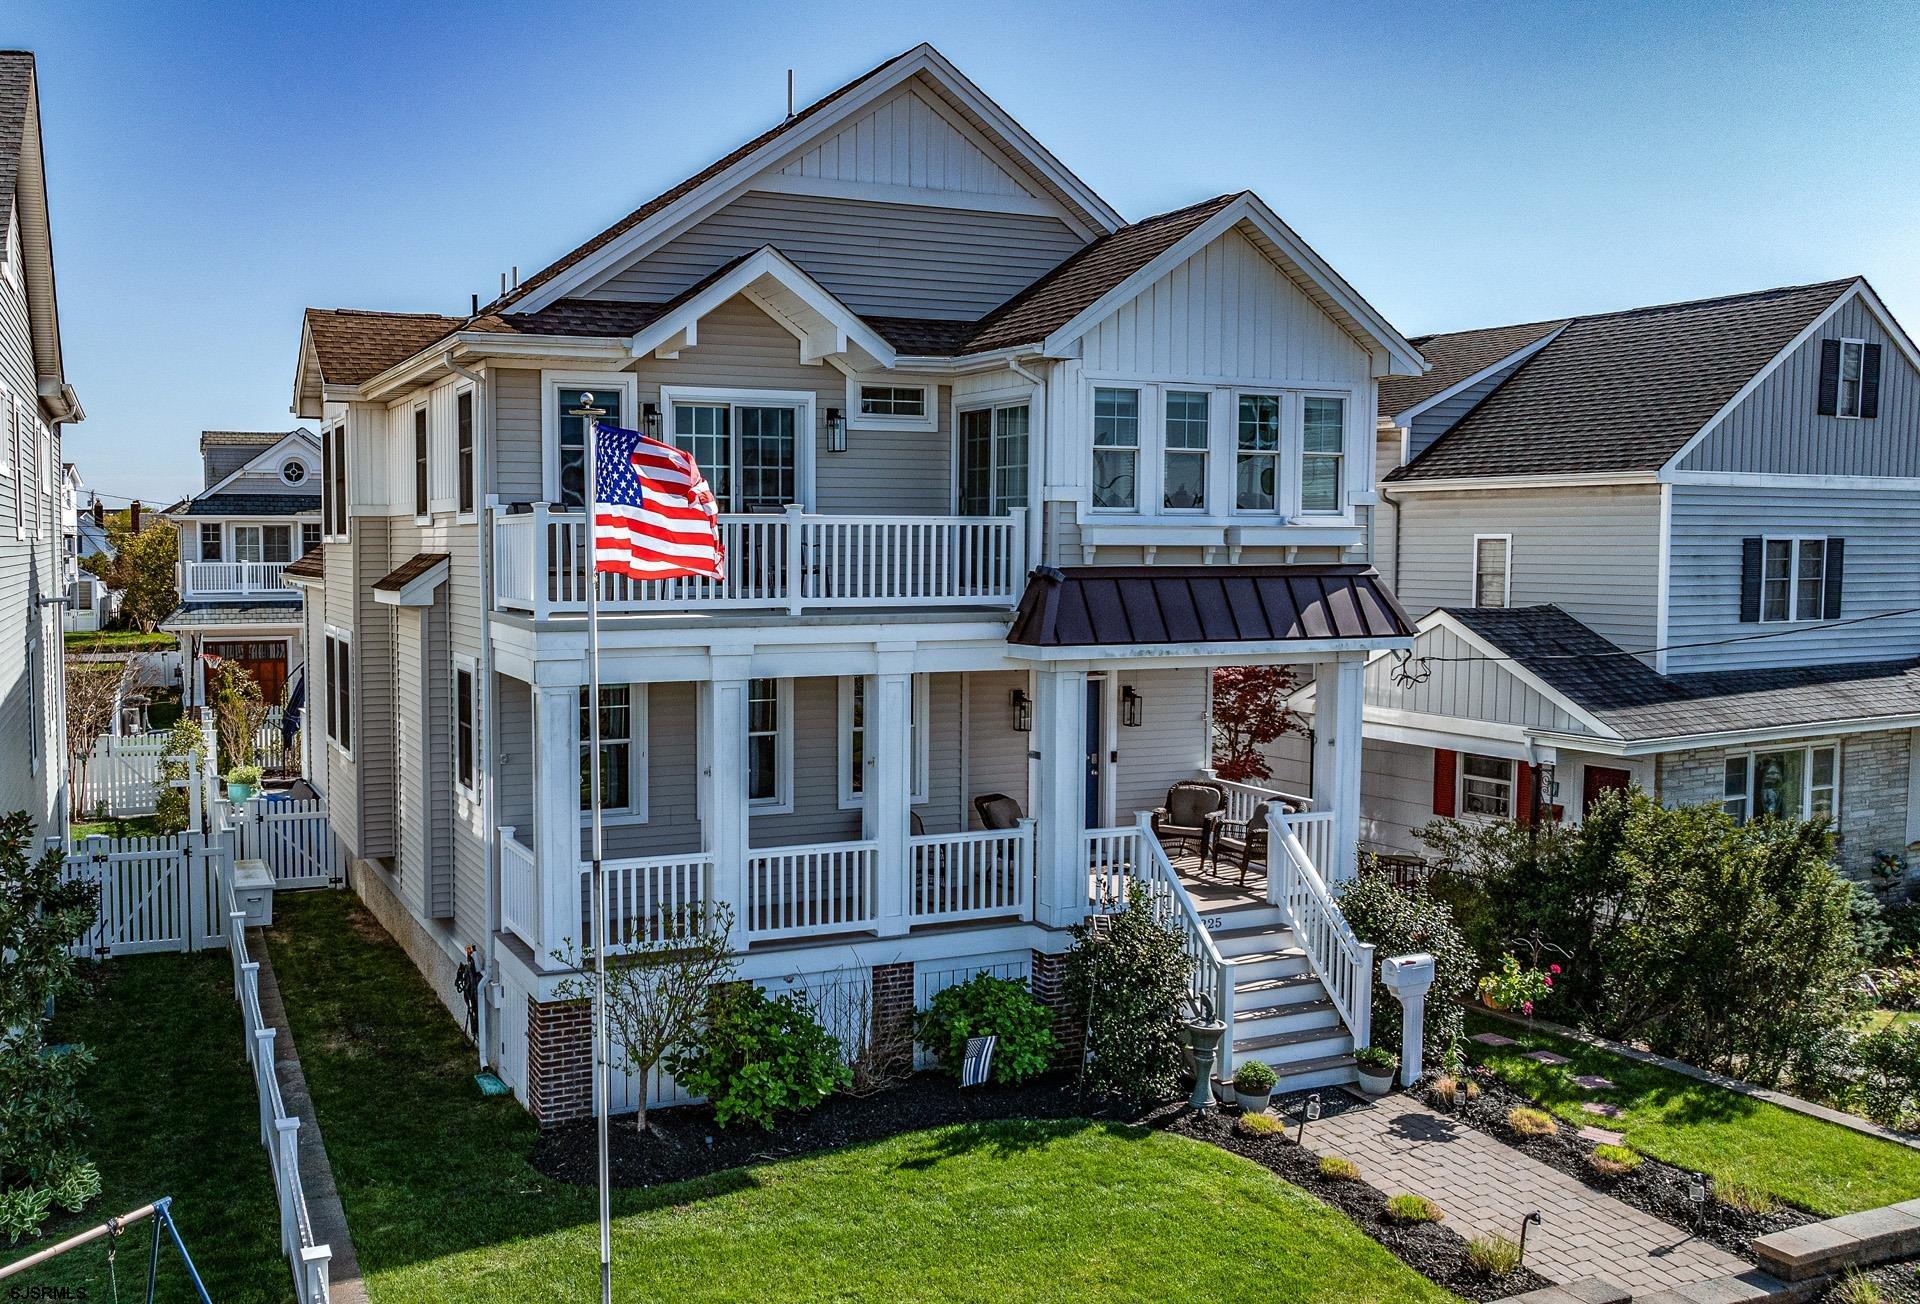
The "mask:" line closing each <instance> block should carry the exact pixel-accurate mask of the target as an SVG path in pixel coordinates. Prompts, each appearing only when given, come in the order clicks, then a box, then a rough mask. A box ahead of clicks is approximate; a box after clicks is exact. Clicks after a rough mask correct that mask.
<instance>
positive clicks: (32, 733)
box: [0, 50, 84, 839]
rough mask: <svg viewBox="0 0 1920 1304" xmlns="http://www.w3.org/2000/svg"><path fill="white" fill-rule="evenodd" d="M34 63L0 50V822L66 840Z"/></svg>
mask: <svg viewBox="0 0 1920 1304" xmlns="http://www.w3.org/2000/svg"><path fill="white" fill-rule="evenodd" d="M41 148H42V141H41V133H40V94H39V86H38V84H37V75H36V69H35V64H34V57H33V55H32V54H30V53H28V52H27V51H24V50H0V738H4V739H6V740H7V744H8V745H7V746H6V747H4V748H0V813H5V812H9V811H17V810H24V811H26V812H27V813H28V814H30V815H32V816H33V819H34V823H35V825H36V826H37V827H38V828H39V830H40V832H41V834H42V835H43V836H44V837H46V838H49V839H56V838H64V837H65V835H66V817H67V810H66V805H67V782H66V770H67V763H66V747H65V742H64V734H65V703H66V683H65V678H64V676H63V674H62V662H63V658H62V654H61V638H60V610H61V603H62V600H63V599H64V598H65V596H66V559H65V556H64V544H63V542H62V538H61V522H60V474H59V469H60V463H61V458H60V448H61V436H62V431H61V428H62V427H63V426H65V425H67V424H69V423H72V422H76V421H79V420H81V419H82V417H83V415H84V414H83V413H82V412H81V410H80V402H79V400H78V399H77V398H76V397H75V396H74V392H73V388H72V387H71V386H70V385H68V384H67V382H66V375H65V371H64V368H63V365H62V362H61V356H60V314H59V305H58V303H57V302H56V300H55V297H54V288H53V236H52V232H51V230H50V229H49V226H48V218H47V177H46V165H45V160H44V159H43V157H42V154H41Z"/></svg>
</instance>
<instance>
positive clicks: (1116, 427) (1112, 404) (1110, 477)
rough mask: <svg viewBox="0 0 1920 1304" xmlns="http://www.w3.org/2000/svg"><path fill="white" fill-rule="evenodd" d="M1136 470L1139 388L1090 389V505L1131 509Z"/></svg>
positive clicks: (1136, 480)
mask: <svg viewBox="0 0 1920 1304" xmlns="http://www.w3.org/2000/svg"><path fill="white" fill-rule="evenodd" d="M1139 470H1140V391H1139V390H1137V389H1095V390H1094V391H1093V505H1094V506H1095V507H1096V508H1103V509H1107V510H1112V511H1132V510H1133V508H1134V506H1135V505H1136V503H1137V502H1138V501H1139V499H1138V494H1137V492H1136V490H1137V487H1138V479H1139Z"/></svg>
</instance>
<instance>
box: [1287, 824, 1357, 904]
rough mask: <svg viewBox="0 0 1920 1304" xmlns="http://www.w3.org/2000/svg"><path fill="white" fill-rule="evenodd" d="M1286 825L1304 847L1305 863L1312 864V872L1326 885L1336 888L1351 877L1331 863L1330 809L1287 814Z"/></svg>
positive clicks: (1331, 829)
mask: <svg viewBox="0 0 1920 1304" xmlns="http://www.w3.org/2000/svg"><path fill="white" fill-rule="evenodd" d="M1287 827H1288V828H1290V829H1292V830H1293V835H1294V836H1295V837H1297V838H1299V839H1300V845H1301V846H1302V847H1303V848H1305V849H1306V853H1307V863H1308V864H1310V865H1312V866H1313V869H1314V872H1315V873H1316V874H1318V875H1319V876H1320V878H1321V881H1322V882H1324V883H1326V884H1327V886H1328V887H1330V888H1333V889H1336V890H1338V888H1339V887H1340V885H1341V884H1342V883H1344V882H1346V881H1347V880H1348V879H1349V878H1352V877H1353V874H1352V872H1351V871H1349V872H1348V873H1345V874H1342V873H1340V872H1339V867H1338V866H1336V865H1335V864H1334V863H1333V862H1334V855H1333V812H1332V811H1330V810H1313V811H1303V812H1301V813H1300V814H1297V815H1288V816H1287Z"/></svg>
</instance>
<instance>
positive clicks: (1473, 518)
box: [1394, 486, 1660, 648]
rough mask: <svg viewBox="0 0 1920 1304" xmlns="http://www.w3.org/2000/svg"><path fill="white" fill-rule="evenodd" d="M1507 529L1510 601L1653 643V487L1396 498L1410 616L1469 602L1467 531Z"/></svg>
mask: <svg viewBox="0 0 1920 1304" xmlns="http://www.w3.org/2000/svg"><path fill="white" fill-rule="evenodd" d="M1475 534H1511V535H1512V536H1513V605H1514V606H1516V607H1524V606H1530V605H1533V604H1535V603H1542V602H1552V603H1557V604H1558V605H1559V606H1561V607H1562V608H1564V609H1565V610H1566V611H1567V613H1568V614H1570V615H1572V616H1573V617H1574V618H1575V619H1577V620H1581V621H1584V622H1585V623H1586V624H1588V625H1589V626H1591V627H1592V628H1593V629H1595V630H1596V631H1598V632H1599V633H1601V634H1602V635H1604V636H1606V637H1607V638H1610V639H1612V640H1613V641H1614V642H1616V643H1618V644H1620V645H1621V646H1622V647H1628V648H1640V647H1651V646H1653V640H1654V626H1655V613H1656V610H1657V608H1658V599H1659V588H1660V495H1659V491H1658V490H1657V489H1654V488H1653V487H1651V486H1647V487H1644V488H1643V487H1639V486H1631V487H1621V488H1613V489H1527V490H1506V491H1501V492H1487V493H1440V494H1430V493H1420V494H1406V495H1403V496H1401V497H1400V564H1399V572H1398V574H1397V576H1396V577H1395V578H1396V579H1397V580H1398V583H1397V584H1396V585H1395V588H1394V591H1395V592H1396V593H1397V594H1398V595H1399V597H1400V601H1401V602H1402V603H1403V604H1405V606H1406V608H1407V610H1408V611H1409V612H1410V613H1412V615H1413V616H1414V617H1415V618H1416V619H1417V618H1419V617H1421V616H1424V615H1425V614H1426V613H1427V612H1429V611H1431V610H1433V609H1434V608H1435V607H1442V606H1470V605H1472V603H1473V536H1474V535H1475Z"/></svg>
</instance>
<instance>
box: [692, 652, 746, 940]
mask: <svg viewBox="0 0 1920 1304" xmlns="http://www.w3.org/2000/svg"><path fill="white" fill-rule="evenodd" d="M748 664H749V661H748V658H747V657H744V656H742V657H725V658H722V657H715V658H714V659H713V667H714V678H713V680H712V682H710V683H706V684H702V685H701V686H700V687H701V690H702V692H701V704H702V708H703V710H702V717H701V724H702V726H703V729H704V732H705V734H706V748H705V751H706V757H707V764H706V768H705V770H704V772H703V773H702V774H701V776H700V797H701V801H700V810H701V819H700V830H701V837H700V845H701V849H702V850H704V851H705V852H706V853H707V854H708V855H710V856H712V857H713V899H714V900H715V901H724V902H725V903H726V904H728V905H730V906H732V907H733V913H734V945H735V946H736V947H744V946H745V945H746V943H747V936H746V934H747V925H748V919H747V669H748Z"/></svg>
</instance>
